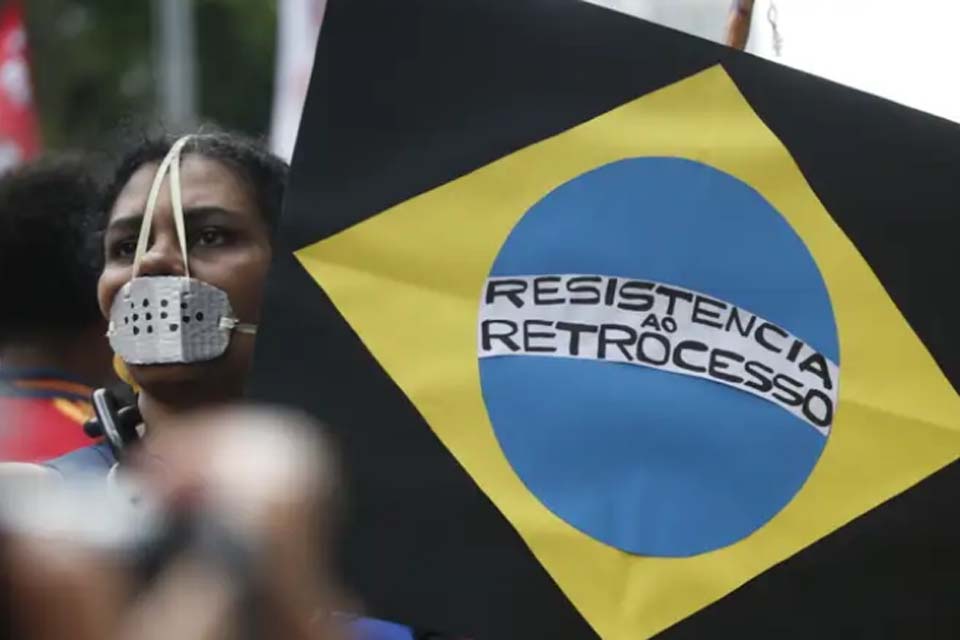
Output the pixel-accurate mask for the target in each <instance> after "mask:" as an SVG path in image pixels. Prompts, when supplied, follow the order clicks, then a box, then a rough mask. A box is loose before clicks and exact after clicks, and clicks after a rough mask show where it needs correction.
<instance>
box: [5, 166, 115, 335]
mask: <svg viewBox="0 0 960 640" xmlns="http://www.w3.org/2000/svg"><path fill="white" fill-rule="evenodd" d="M98 196H99V191H98V189H97V184H96V181H95V179H94V178H93V177H92V176H91V174H90V171H89V162H88V159H87V158H84V157H81V156H72V155H71V156H59V157H53V156H50V157H47V158H44V159H40V160H37V161H34V162H31V163H28V164H25V165H21V166H20V167H18V168H15V169H13V170H11V171H9V172H7V173H5V174H3V175H2V176H0V272H2V273H3V274H4V282H5V283H6V284H5V287H4V291H3V296H4V302H3V304H2V305H0V343H8V342H10V341H12V340H17V339H21V338H23V337H27V336H43V335H53V334H70V333H73V332H77V331H82V330H85V329H89V328H90V327H92V326H94V324H95V323H96V322H99V321H100V319H101V316H100V311H99V309H98V308H97V296H96V290H97V276H98V273H97V268H96V265H95V261H94V254H93V251H94V249H93V247H92V246H91V244H90V242H89V231H90V227H91V223H92V222H93V220H94V215H95V214H94V212H95V211H96V208H97V205H98Z"/></svg>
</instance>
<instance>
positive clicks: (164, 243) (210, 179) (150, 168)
mask: <svg viewBox="0 0 960 640" xmlns="http://www.w3.org/2000/svg"><path fill="white" fill-rule="evenodd" d="M158 166H159V163H158V162H157V163H149V164H145V165H143V166H141V167H140V168H139V169H138V170H137V171H136V172H135V173H134V174H133V175H132V176H131V177H130V180H129V181H128V182H127V184H126V185H125V186H124V187H123V189H122V190H121V191H120V194H119V196H118V197H117V200H116V202H115V203H114V205H113V209H112V210H111V211H110V220H109V223H108V225H107V229H106V233H105V236H104V252H105V261H104V270H103V273H102V274H101V276H100V283H99V287H98V291H97V297H98V300H99V303H100V310H101V311H102V312H103V315H104V316H105V317H109V315H110V308H111V306H112V304H113V299H114V297H115V296H116V295H117V293H118V292H119V291H120V288H121V287H122V286H123V285H124V284H126V283H127V282H128V281H129V280H130V279H131V278H132V277H133V254H134V250H135V248H136V244H137V236H138V234H139V231H140V223H141V221H142V219H143V213H144V210H145V208H146V203H147V195H148V193H149V191H150V186H151V184H152V183H153V178H154V174H155V173H156V171H157V167H158ZM180 183H181V187H182V201H183V213H184V221H185V223H186V233H187V252H188V256H189V260H190V275H191V276H192V277H194V278H197V279H198V280H202V281H204V282H207V283H209V284H212V285H214V286H216V287H219V288H220V289H222V290H224V291H226V292H227V295H228V296H229V298H230V304H231V306H232V307H233V311H234V314H235V315H236V316H237V318H238V319H239V320H240V322H246V323H254V324H255V323H257V322H259V319H260V304H261V300H262V294H263V286H264V281H265V279H266V275H267V268H268V266H269V264H270V257H271V249H270V232H269V229H268V227H267V224H266V223H265V222H264V218H263V215H262V213H261V211H260V210H259V209H258V207H257V204H256V200H255V198H254V194H253V192H252V187H251V186H250V185H249V184H248V183H247V182H246V181H245V180H244V179H243V178H242V176H241V174H240V173H239V172H237V171H236V170H234V169H232V168H231V167H230V166H229V165H227V164H224V163H222V162H220V161H218V160H213V159H210V158H207V157H204V156H202V155H199V154H196V153H189V154H186V153H185V154H184V155H183V160H182V163H181V170H180ZM184 274H185V271H184V264H183V259H182V257H181V254H180V245H179V243H178V240H177V233H176V228H175V226H174V220H173V213H172V208H171V204H170V188H169V174H168V176H167V178H165V179H164V183H163V185H162V188H161V190H160V197H159V198H158V200H157V205H156V209H155V211H154V216H153V228H152V230H151V234H150V242H149V244H148V249H147V252H146V253H145V254H144V256H143V260H142V262H141V265H140V272H139V274H138V275H140V276H162V275H175V276H179V275H184ZM252 354H253V336H250V335H247V334H242V333H238V332H234V333H233V334H232V336H231V339H230V345H229V347H228V348H227V351H226V353H224V355H223V356H221V357H219V358H217V359H216V360H211V361H209V362H202V363H193V364H167V365H128V367H129V369H130V372H131V374H132V375H133V378H134V379H135V380H136V382H137V383H138V384H139V385H140V386H141V387H143V388H144V389H146V390H147V391H151V392H154V393H160V392H163V391H164V390H166V391H169V392H171V393H180V392H181V391H180V390H178V387H182V386H183V384H184V383H192V384H194V385H199V386H200V387H209V386H210V385H211V384H214V385H224V388H225V389H227V388H230V389H233V388H234V387H235V388H236V389H239V388H240V387H241V386H242V384H243V379H244V377H245V375H246V371H247V369H248V368H249V365H250V361H251V357H252Z"/></svg>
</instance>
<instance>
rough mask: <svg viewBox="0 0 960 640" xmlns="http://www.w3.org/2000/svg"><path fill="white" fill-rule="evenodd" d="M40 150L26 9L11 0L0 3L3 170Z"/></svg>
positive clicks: (0, 167) (0, 157)
mask: <svg viewBox="0 0 960 640" xmlns="http://www.w3.org/2000/svg"><path fill="white" fill-rule="evenodd" d="M39 150H40V134H39V130H38V127H37V115H36V112H35V111H34V104H33V91H32V88H31V85H30V66H29V63H28V60H27V31H26V29H25V28H24V23H23V9H22V7H21V6H20V2H19V1H18V0H10V1H9V2H6V3H4V4H3V6H0V173H2V172H3V171H4V170H6V169H8V168H10V167H12V166H13V165H15V164H18V163H20V162H23V161H24V160H29V159H30V158H32V157H33V156H35V155H36V154H37V152H38V151H39Z"/></svg>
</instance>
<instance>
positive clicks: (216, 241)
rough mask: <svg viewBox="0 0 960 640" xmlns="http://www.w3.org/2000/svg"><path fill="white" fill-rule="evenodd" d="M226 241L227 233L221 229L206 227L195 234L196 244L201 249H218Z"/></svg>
mask: <svg viewBox="0 0 960 640" xmlns="http://www.w3.org/2000/svg"><path fill="white" fill-rule="evenodd" d="M226 241H227V233H226V231H224V230H223V229H218V228H216V227H207V228H204V229H201V230H200V232H199V233H198V234H197V240H196V244H197V245H198V246H201V247H218V246H220V245H222V244H224V243H225V242H226Z"/></svg>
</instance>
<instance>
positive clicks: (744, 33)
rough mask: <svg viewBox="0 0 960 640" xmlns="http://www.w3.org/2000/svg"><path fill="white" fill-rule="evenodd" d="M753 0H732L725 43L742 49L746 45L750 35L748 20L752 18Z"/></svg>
mask: <svg viewBox="0 0 960 640" xmlns="http://www.w3.org/2000/svg"><path fill="white" fill-rule="evenodd" d="M753 4H754V0H734V2H733V8H732V9H731V10H730V19H729V20H728V21H727V38H726V44H727V45H728V46H730V47H733V48H734V49H739V50H741V51H743V49H744V48H745V47H746V46H747V39H748V38H749V37H750V21H751V20H752V19H753Z"/></svg>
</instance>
